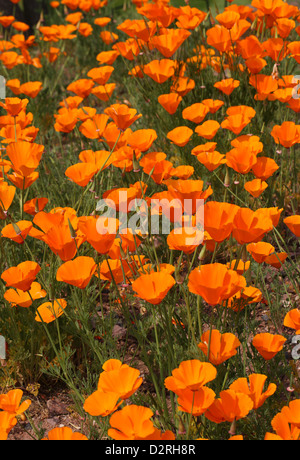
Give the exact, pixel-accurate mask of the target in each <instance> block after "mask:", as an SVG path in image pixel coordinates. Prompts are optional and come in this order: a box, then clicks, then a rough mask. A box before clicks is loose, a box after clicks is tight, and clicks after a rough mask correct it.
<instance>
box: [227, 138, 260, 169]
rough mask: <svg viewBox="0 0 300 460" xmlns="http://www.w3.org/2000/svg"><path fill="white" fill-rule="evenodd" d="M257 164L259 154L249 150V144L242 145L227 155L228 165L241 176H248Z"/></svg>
mask: <svg viewBox="0 0 300 460" xmlns="http://www.w3.org/2000/svg"><path fill="white" fill-rule="evenodd" d="M256 162H257V153H256V152H255V151H252V150H251V149H249V145H247V143H245V144H244V143H243V144H241V145H240V146H239V147H235V148H233V149H231V150H229V152H227V153H226V164H227V166H229V168H232V169H234V171H236V172H238V173H240V174H247V173H248V172H250V171H251V168H252V167H253V165H255V164H256Z"/></svg>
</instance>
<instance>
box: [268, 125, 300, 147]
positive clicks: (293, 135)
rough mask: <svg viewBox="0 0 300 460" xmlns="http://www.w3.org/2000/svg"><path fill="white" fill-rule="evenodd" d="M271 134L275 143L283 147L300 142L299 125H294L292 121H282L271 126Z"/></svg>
mask: <svg viewBox="0 0 300 460" xmlns="http://www.w3.org/2000/svg"><path fill="white" fill-rule="evenodd" d="M271 136H272V137H273V138H274V140H275V142H276V143H277V144H281V145H282V146H283V147H285V148H289V147H292V146H293V145H295V144H297V143H300V125H296V124H295V123H294V122H293V121H284V122H283V123H282V124H281V125H280V126H279V125H275V126H274V127H273V129H272V131H271Z"/></svg>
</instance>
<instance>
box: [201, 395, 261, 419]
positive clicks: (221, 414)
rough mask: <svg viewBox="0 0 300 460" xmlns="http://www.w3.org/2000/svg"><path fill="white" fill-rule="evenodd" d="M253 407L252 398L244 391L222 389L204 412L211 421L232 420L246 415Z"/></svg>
mask: <svg viewBox="0 0 300 460" xmlns="http://www.w3.org/2000/svg"><path fill="white" fill-rule="evenodd" d="M252 409H253V402H252V399H251V398H250V397H249V396H248V395H246V394H244V393H236V392H235V391H233V390H223V391H221V392H220V397H219V398H217V399H215V400H214V402H213V403H212V405H211V406H210V407H209V408H208V410H207V411H206V412H205V417H206V418H208V420H210V421H211V422H214V423H222V422H233V421H234V420H240V419H241V418H244V417H247V415H248V414H249V412H250V411H251V410H252Z"/></svg>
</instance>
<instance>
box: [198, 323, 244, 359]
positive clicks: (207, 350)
mask: <svg viewBox="0 0 300 460" xmlns="http://www.w3.org/2000/svg"><path fill="white" fill-rule="evenodd" d="M240 345H241V342H240V341H239V339H238V338H237V337H236V336H235V335H234V334H231V333H229V332H225V333H224V334H221V332H220V331H218V330H217V329H212V330H211V331H210V330H208V331H206V332H204V334H202V336H201V342H200V343H199V344H198V347H199V348H200V350H202V351H203V353H204V354H205V356H207V359H208V361H209V362H210V363H211V364H213V365H214V366H218V365H219V364H221V363H223V362H224V361H227V360H228V359H229V358H231V357H232V356H235V355H236V354H237V348H238V347H239V346H240Z"/></svg>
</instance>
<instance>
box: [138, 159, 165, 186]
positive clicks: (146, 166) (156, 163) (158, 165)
mask: <svg viewBox="0 0 300 460" xmlns="http://www.w3.org/2000/svg"><path fill="white" fill-rule="evenodd" d="M166 157H167V155H166V154H165V153H164V152H150V153H148V154H146V155H145V156H144V157H143V158H142V159H141V160H140V166H141V167H142V168H143V171H144V172H145V173H146V174H149V175H151V178H152V179H153V180H154V182H156V183H157V184H161V183H162V181H163V180H165V179H169V178H170V177H171V175H172V174H171V173H172V170H173V163H171V162H170V161H167V160H166Z"/></svg>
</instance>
